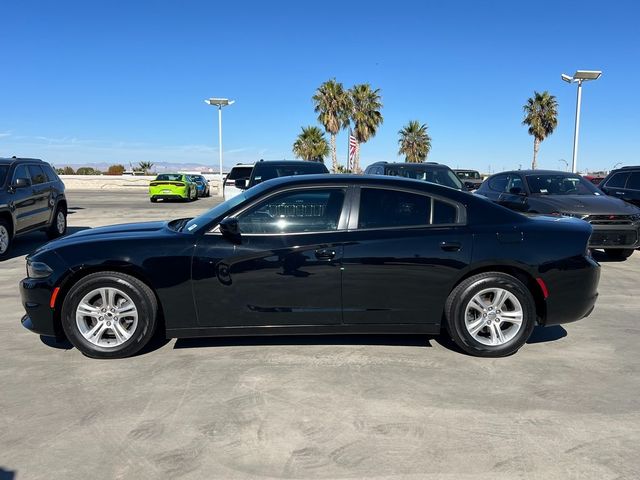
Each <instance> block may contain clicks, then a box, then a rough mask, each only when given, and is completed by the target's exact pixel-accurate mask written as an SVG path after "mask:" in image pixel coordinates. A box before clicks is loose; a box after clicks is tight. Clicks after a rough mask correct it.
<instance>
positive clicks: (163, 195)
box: [151, 193, 187, 200]
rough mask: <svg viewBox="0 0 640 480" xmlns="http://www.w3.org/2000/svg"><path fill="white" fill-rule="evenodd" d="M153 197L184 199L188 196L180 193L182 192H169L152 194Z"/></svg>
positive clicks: (159, 198) (158, 198)
mask: <svg viewBox="0 0 640 480" xmlns="http://www.w3.org/2000/svg"><path fill="white" fill-rule="evenodd" d="M151 198H154V199H157V200H178V199H181V200H184V199H185V198H187V195H180V194H177V193H176V194H168V193H163V194H160V195H151Z"/></svg>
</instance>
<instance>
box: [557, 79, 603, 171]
mask: <svg viewBox="0 0 640 480" xmlns="http://www.w3.org/2000/svg"><path fill="white" fill-rule="evenodd" d="M601 75H602V72H601V71H600V70H578V71H577V72H576V73H574V74H573V77H570V76H569V75H566V74H564V73H563V74H562V75H561V76H560V77H561V78H562V80H564V81H565V82H567V83H577V84H578V98H577V99H576V125H575V129H574V131H573V160H572V161H571V171H572V172H573V173H576V172H577V169H578V134H579V132H580V104H581V103H582V82H586V81H588V80H597V79H599V78H600V76H601Z"/></svg>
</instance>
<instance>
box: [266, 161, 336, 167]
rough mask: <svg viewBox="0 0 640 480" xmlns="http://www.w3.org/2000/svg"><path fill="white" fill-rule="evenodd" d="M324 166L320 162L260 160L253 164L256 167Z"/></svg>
mask: <svg viewBox="0 0 640 480" xmlns="http://www.w3.org/2000/svg"><path fill="white" fill-rule="evenodd" d="M310 164H312V165H313V164H316V165H324V163H322V162H309V161H308V160H260V161H258V162H256V163H255V164H254V166H257V165H310Z"/></svg>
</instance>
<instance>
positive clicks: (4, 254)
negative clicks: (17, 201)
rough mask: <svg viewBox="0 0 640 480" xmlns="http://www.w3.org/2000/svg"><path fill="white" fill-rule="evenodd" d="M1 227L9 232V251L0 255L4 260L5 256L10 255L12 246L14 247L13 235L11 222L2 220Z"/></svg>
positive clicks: (0, 221)
mask: <svg viewBox="0 0 640 480" xmlns="http://www.w3.org/2000/svg"><path fill="white" fill-rule="evenodd" d="M0 225H2V226H3V227H4V228H5V229H6V230H7V249H6V250H5V251H4V252H2V253H0V258H4V257H5V256H7V255H9V252H10V251H11V246H12V245H13V234H12V231H11V226H10V225H9V222H7V221H6V220H4V219H2V220H0Z"/></svg>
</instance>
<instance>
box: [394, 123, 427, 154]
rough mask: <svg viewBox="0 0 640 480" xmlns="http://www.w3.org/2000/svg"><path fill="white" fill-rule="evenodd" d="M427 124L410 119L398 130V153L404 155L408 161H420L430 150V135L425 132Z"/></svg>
mask: <svg viewBox="0 0 640 480" xmlns="http://www.w3.org/2000/svg"><path fill="white" fill-rule="evenodd" d="M427 128H428V127H427V125H426V124H422V125H420V122H418V121H417V120H411V121H410V122H409V123H408V124H406V125H405V126H404V127H402V130H400V131H399V132H398V135H400V139H399V140H398V144H399V145H400V149H399V150H398V155H404V156H405V161H406V162H409V163H422V162H424V161H425V160H426V159H427V155H429V152H430V151H431V137H430V136H429V134H428V133H427Z"/></svg>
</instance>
